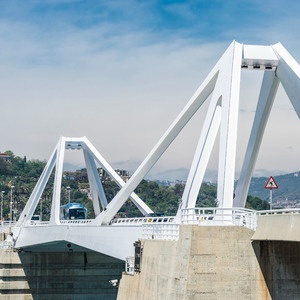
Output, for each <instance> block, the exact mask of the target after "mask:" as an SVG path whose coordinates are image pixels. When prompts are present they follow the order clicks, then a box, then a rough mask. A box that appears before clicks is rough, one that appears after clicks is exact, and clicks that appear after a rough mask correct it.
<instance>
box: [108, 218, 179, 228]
mask: <svg viewBox="0 0 300 300" xmlns="http://www.w3.org/2000/svg"><path fill="white" fill-rule="evenodd" d="M174 220H175V216H172V217H167V216H164V217H142V218H116V219H113V220H112V221H111V223H110V225H113V226H124V225H126V226H129V225H143V224H148V223H157V224H159V223H173V222H174Z"/></svg>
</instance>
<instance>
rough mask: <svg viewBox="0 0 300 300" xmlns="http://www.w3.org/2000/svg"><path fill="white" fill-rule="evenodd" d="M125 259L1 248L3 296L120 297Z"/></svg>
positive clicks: (95, 254) (0, 272) (1, 293)
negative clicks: (117, 281) (117, 283)
mask: <svg viewBox="0 0 300 300" xmlns="http://www.w3.org/2000/svg"><path fill="white" fill-rule="evenodd" d="M123 270H124V262H123V261H120V260H117V259H114V258H112V257H109V256H106V255H102V254H99V253H96V252H49V253H47V252H40V253H34V252H32V253H29V252H19V253H18V252H13V251H4V250H2V251H0V299H26V300H27V299H49V300H50V299H51V300H53V299H105V300H106V299H108V300H110V299H116V297H117V289H116V288H115V287H112V286H111V285H110V283H109V280H111V279H120V277H121V274H122V271H123Z"/></svg>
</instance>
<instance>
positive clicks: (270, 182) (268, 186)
mask: <svg viewBox="0 0 300 300" xmlns="http://www.w3.org/2000/svg"><path fill="white" fill-rule="evenodd" d="M265 189H269V190H273V189H278V185H277V183H276V181H275V180H274V178H273V176H270V178H269V179H268V181H267V183H266V185H265Z"/></svg>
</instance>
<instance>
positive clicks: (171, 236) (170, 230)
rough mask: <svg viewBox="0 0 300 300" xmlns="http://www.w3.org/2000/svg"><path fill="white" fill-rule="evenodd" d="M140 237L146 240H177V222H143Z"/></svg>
mask: <svg viewBox="0 0 300 300" xmlns="http://www.w3.org/2000/svg"><path fill="white" fill-rule="evenodd" d="M142 238H143V239H146V240H178V238H179V224H178V223H177V224H176V223H173V224H172V223H169V224H164V223H160V224H153V223H152V224H151V223H146V224H143V229H142Z"/></svg>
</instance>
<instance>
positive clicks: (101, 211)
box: [12, 42, 300, 260]
mask: <svg viewBox="0 0 300 300" xmlns="http://www.w3.org/2000/svg"><path fill="white" fill-rule="evenodd" d="M241 69H245V70H246V69H247V70H251V71H252V72H264V76H263V81H262V85H261V91H260V95H259V99H258V104H257V108H256V114H255V118H254V121H253V125H252V130H251V133H250V137H249V141H248V146H247V149H246V152H245V156H244V161H243V165H242V169H241V173H240V178H239V180H238V184H237V186H236V189H235V197H233V194H234V174H235V161H236V149H237V129H238V116H239V94H240V78H241ZM280 82H281V84H282V86H283V88H284V89H285V91H286V93H287V95H288V97H289V99H290V101H291V103H292V104H293V107H294V109H295V111H296V113H297V114H298V116H300V99H299V98H300V66H299V64H298V63H297V62H296V61H295V60H294V59H293V57H292V56H291V55H290V54H289V53H288V51H287V50H286V49H285V48H284V47H283V46H282V45H281V44H280V43H278V44H275V45H271V46H256V45H243V44H240V43H237V42H232V44H231V45H230V46H229V47H228V49H227V50H226V51H225V53H224V54H223V56H222V57H221V58H220V60H219V61H218V62H217V64H216V65H215V67H214V68H213V69H212V71H211V72H210V73H209V74H208V76H207V77H206V79H205V80H204V82H203V83H202V84H201V85H200V87H199V88H198V90H197V91H196V92H195V94H194V95H193V96H192V97H191V99H190V100H189V101H188V103H187V105H186V106H185V107H184V109H183V110H182V111H181V112H180V114H179V115H178V117H177V118H176V119H175V120H174V122H173V123H172V124H171V126H170V127H169V129H168V130H167V131H166V132H165V134H164V135H163V136H162V137H161V139H160V140H159V141H158V143H157V144H156V145H155V146H154V148H153V149H152V151H151V152H150V153H149V154H148V156H147V157H146V158H145V160H144V161H143V162H142V163H141V165H140V166H139V168H138V169H137V170H136V172H135V173H134V174H133V176H132V177H131V178H130V180H129V181H128V182H126V183H125V182H124V181H123V180H122V179H121V178H120V176H119V175H118V174H117V173H116V172H115V171H114V170H113V168H112V167H111V166H110V165H109V164H108V163H107V161H106V160H105V159H104V158H103V157H102V156H101V154H100V153H99V152H98V151H97V150H96V149H95V147H94V146H93V145H92V144H91V143H90V142H89V140H88V139H87V138H85V137H82V138H66V137H62V138H61V139H60V140H59V142H58V144H57V146H56V147H55V149H54V151H53V153H52V155H51V157H50V159H49V161H48V163H47V165H46V167H45V169H44V171H43V173H42V175H41V177H40V179H39V181H38V183H37V185H36V187H35V188H34V190H33V192H32V194H31V196H30V198H29V200H28V202H27V204H26V206H25V208H24V210H23V212H22V214H21V215H20V217H19V220H18V221H17V223H16V225H15V226H13V228H12V231H13V239H14V243H15V244H14V246H15V247H16V248H19V249H20V248H22V249H24V250H30V251H82V250H83V249H86V250H93V251H97V252H101V253H104V254H107V255H110V256H113V257H116V258H119V259H122V260H125V258H126V257H128V256H132V255H133V250H134V249H133V243H134V241H136V240H138V239H139V238H155V239H156V238H163V239H176V238H178V228H179V226H180V225H182V226H183V225H184V224H199V225H205V226H209V225H227V226H228V225H230V226H247V227H249V228H251V229H253V230H255V229H256V224H257V217H258V215H259V214H258V213H257V212H253V211H250V210H246V209H244V207H245V203H246V197H247V194H248V189H249V185H250V180H251V177H252V173H253V170H254V166H255V162H256V158H257V155H258V152H259V149H260V145H261V141H262V138H263V135H264V130H265V127H266V123H267V121H268V117H269V114H270V111H271V108H272V104H273V101H274V98H275V95H276V92H277V88H278V85H279V83H280ZM206 101H209V108H208V112H207V115H206V119H205V121H204V125H203V128H202V131H201V134H200V137H199V142H198V146H197V148H196V151H195V155H194V159H193V162H192V165H191V168H190V172H189V175H188V178H187V183H186V186H185V190H184V192H183V195H182V202H181V206H180V207H179V209H178V212H177V215H176V216H172V217H168V216H166V217H147V215H149V214H150V213H152V210H151V208H149V207H148V206H147V205H146V204H145V203H144V202H143V201H142V200H141V199H140V198H139V197H138V196H137V195H136V194H135V193H134V190H135V189H136V187H137V186H138V184H139V183H140V182H141V180H142V179H143V178H144V177H145V176H146V174H147V173H148V172H149V171H150V169H151V168H152V167H153V166H154V164H155V163H156V162H157V160H158V159H159V158H160V157H161V155H162V154H163V153H164V152H165V150H166V149H167V148H168V147H169V146H170V144H171V143H172V142H173V140H174V139H175V138H176V137H177V135H178V134H179V133H180V131H181V130H182V129H183V127H184V126H185V125H186V124H187V123H188V122H189V120H190V119H191V118H192V117H193V115H194V114H195V113H196V112H197V110H198V109H199V108H200V107H201V106H202V104H203V103H204V102H206ZM218 132H220V134H219V136H220V143H219V145H220V146H219V165H218V181H217V201H218V207H217V208H195V204H196V200H197V196H198V193H199V190H200V186H201V184H202V181H203V178H204V174H205V171H206V168H207V165H208V161H209V158H210V155H211V153H212V149H213V145H214V142H215V140H216V137H217V133H218ZM67 150H80V151H83V155H84V160H85V164H86V168H87V173H88V178H89V184H90V192H91V197H92V201H93V208H94V213H95V218H94V219H88V220H69V221H66V220H61V218H60V206H61V183H62V173H63V161H64V155H65V151H67ZM97 167H101V168H103V169H104V170H105V171H106V172H107V173H108V174H109V175H110V176H111V178H113V180H114V181H115V182H116V183H117V184H118V185H119V187H120V191H119V193H118V194H117V195H116V196H115V197H114V198H113V199H112V200H111V201H110V202H109V203H108V201H107V199H106V196H105V191H104V189H103V186H102V184H101V181H100V178H99V174H98V171H97ZM53 170H55V178H54V190H53V199H52V206H51V214H50V220H49V222H32V220H31V218H32V215H33V214H34V211H35V209H36V207H37V205H38V203H39V199H40V197H41V196H42V193H43V191H44V189H45V186H46V184H47V182H48V180H49V178H50V175H51V173H52V172H53ZM128 198H130V199H131V200H132V202H133V203H134V204H135V205H136V206H137V208H138V209H139V210H140V211H141V213H142V214H143V215H144V216H145V217H143V218H132V219H115V216H116V214H117V213H118V211H119V209H120V208H121V207H122V206H123V204H124V203H125V202H126V200H127V199H128ZM292 212H293V213H298V211H292ZM269 213H271V214H274V211H272V212H269ZM283 213H288V211H281V212H278V214H283ZM261 214H265V215H267V214H268V212H264V213H261Z"/></svg>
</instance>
